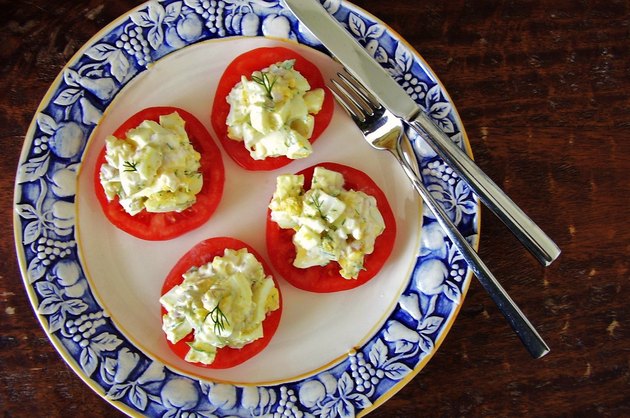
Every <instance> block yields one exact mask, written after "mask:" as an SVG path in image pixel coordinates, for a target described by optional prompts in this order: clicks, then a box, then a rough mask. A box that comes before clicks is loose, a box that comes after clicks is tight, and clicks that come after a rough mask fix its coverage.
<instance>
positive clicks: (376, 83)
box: [283, 0, 560, 266]
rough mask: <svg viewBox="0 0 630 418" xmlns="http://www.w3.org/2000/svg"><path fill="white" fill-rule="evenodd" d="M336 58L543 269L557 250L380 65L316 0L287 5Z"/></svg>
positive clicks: (295, 0)
mask: <svg viewBox="0 0 630 418" xmlns="http://www.w3.org/2000/svg"><path fill="white" fill-rule="evenodd" d="M283 1H284V3H285V5H286V7H287V8H288V9H289V10H290V11H291V12H292V13H293V14H294V15H295V16H296V17H297V18H298V20H299V21H300V22H302V24H304V26H306V28H308V29H309V30H310V31H311V32H312V33H313V35H315V37H317V38H318V39H319V41H320V42H321V43H322V44H323V45H324V46H325V47H326V48H327V49H328V50H329V51H330V52H331V53H332V55H333V56H334V57H335V58H336V59H337V60H338V61H339V62H340V63H341V64H342V65H343V66H344V67H345V68H346V69H347V70H348V71H349V72H350V74H352V75H353V76H354V77H356V78H357V79H358V80H359V81H361V83H362V84H363V85H364V86H365V87H366V88H367V89H368V90H369V91H370V92H371V93H372V94H373V95H374V96H375V97H376V98H377V99H378V100H379V101H380V103H381V104H383V106H384V107H386V108H387V109H389V110H390V111H391V112H392V113H393V114H395V115H396V116H397V117H399V118H401V119H403V120H404V121H405V122H406V123H407V124H408V125H409V126H410V127H411V128H413V129H414V130H415V131H416V132H417V133H418V134H419V135H420V136H422V137H423V138H424V139H425V140H426V141H427V143H428V144H429V145H430V146H431V148H433V150H434V151H435V152H436V153H437V154H438V155H439V156H440V157H441V158H442V159H443V160H444V161H445V162H446V163H447V164H448V165H449V166H450V167H451V168H452V169H453V171H455V172H456V173H457V174H458V175H459V177H460V178H462V179H463V180H464V181H465V182H466V183H467V184H468V186H469V187H470V188H471V189H472V190H473V191H474V192H475V193H476V194H477V196H479V198H480V199H481V201H482V202H483V203H485V204H486V206H487V207H488V209H490V210H491V211H492V212H493V213H494V214H495V215H496V216H497V217H498V218H499V219H501V221H503V223H504V224H505V225H506V226H507V227H508V229H509V230H510V231H511V232H512V233H513V234H514V235H515V236H516V237H517V238H518V239H519V241H521V243H522V244H523V245H524V246H525V247H526V248H527V249H528V250H529V251H530V252H531V253H532V255H534V257H536V259H537V260H538V261H539V262H540V263H541V264H543V265H544V266H548V265H550V264H551V263H552V262H553V261H554V260H555V259H556V258H558V256H559V255H560V249H559V248H558V246H557V245H556V244H555V243H554V242H553V241H552V240H551V238H549V237H548V236H547V234H545V232H543V230H542V229H540V227H538V225H536V224H535V223H534V222H533V221H532V220H531V219H530V218H529V217H528V216H527V215H526V214H525V212H523V211H522V210H521V209H520V208H519V207H518V206H517V205H516V204H515V203H514V202H513V201H512V200H511V199H510V198H509V197H508V196H507V195H506V194H505V193H504V192H503V191H502V190H501V189H500V188H499V186H497V185H496V183H494V182H493V181H492V180H491V179H490V178H489V177H488V176H487V175H486V174H485V173H484V172H483V171H482V170H481V169H480V168H479V167H478V166H477V165H476V164H475V163H474V162H473V161H472V159H470V158H469V157H468V155H466V153H465V152H464V151H463V150H462V149H461V148H459V147H458V146H457V145H456V144H455V143H454V142H453V141H451V139H450V138H449V137H448V136H447V135H446V134H445V133H444V132H443V131H442V130H441V129H440V128H439V127H438V126H437V125H436V124H435V123H434V122H433V121H432V120H431V118H430V117H429V116H428V115H427V114H426V113H425V112H424V111H423V110H422V108H421V107H420V106H419V105H418V104H417V103H416V102H414V101H413V99H412V98H411V97H409V96H408V95H407V93H405V91H404V90H403V88H402V87H401V86H400V85H399V84H398V83H397V82H396V80H394V79H393V78H392V77H391V76H390V75H389V74H388V73H387V72H386V71H385V70H384V69H383V67H381V65H380V64H379V63H377V62H376V61H375V60H374V59H373V58H372V57H371V56H370V55H369V54H368V53H367V51H366V50H365V49H364V48H363V47H362V46H361V45H360V44H359V43H358V42H357V41H356V40H355V39H354V38H353V37H352V36H351V35H350V34H349V33H348V32H347V31H346V30H345V29H344V28H343V27H342V26H341V24H340V23H339V22H338V21H337V20H335V18H333V17H332V16H331V15H330V14H328V12H327V11H326V10H325V9H324V7H323V6H322V5H321V4H320V3H319V2H318V1H316V0H283Z"/></svg>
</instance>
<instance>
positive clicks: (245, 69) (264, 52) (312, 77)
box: [211, 47, 334, 171]
mask: <svg viewBox="0 0 630 418" xmlns="http://www.w3.org/2000/svg"><path fill="white" fill-rule="evenodd" d="M289 59H295V69H296V70H297V71H299V72H300V74H302V75H303V76H304V77H305V78H306V79H307V80H308V82H309V84H310V85H311V88H312V89H316V88H323V89H324V90H325V91H326V94H325V97H324V104H323V106H322V109H321V110H320V111H319V113H317V114H316V115H315V127H314V130H313V135H312V136H311V138H310V142H311V143H313V142H315V140H317V138H318V137H319V136H320V135H321V134H322V132H324V130H325V129H326V127H328V124H329V123H330V120H331V119H332V114H333V109H334V102H333V97H332V94H331V93H330V91H329V90H328V88H327V87H326V83H325V82H324V78H323V76H322V74H321V72H320V71H319V69H318V68H317V67H316V66H315V64H313V63H311V62H310V61H308V60H307V59H306V58H304V57H302V56H301V55H299V54H298V53H297V52H295V51H293V50H291V49H288V48H283V47H271V48H269V47H267V48H257V49H253V50H251V51H248V52H246V53H244V54H242V55H239V56H238V57H236V59H234V61H232V62H231V63H230V65H228V67H227V68H226V69H225V72H224V73H223V76H222V77H221V79H220V80H219V85H218V87H217V91H216V95H215V97H214V104H213V106H212V115H211V120H212V127H213V128H214V131H215V132H216V134H217V136H218V137H219V140H220V141H221V144H222V145H223V148H224V149H225V151H226V152H227V153H228V155H229V156H230V157H232V159H233V160H234V161H235V162H236V163H237V164H238V165H240V166H241V167H243V168H245V169H247V170H252V171H267V170H274V169H276V168H279V167H283V166H285V165H287V164H289V163H290V162H291V161H293V160H291V159H289V158H287V157H269V158H266V159H264V160H254V159H253V158H252V157H251V156H250V155H249V151H248V150H247V149H246V148H245V146H244V145H243V143H242V142H240V141H234V140H232V139H230V138H228V136H227V125H226V124H225V121H226V119H227V116H228V114H229V113H230V105H229V104H228V103H227V102H226V100H225V99H226V97H227V96H228V94H229V93H230V91H231V90H232V88H233V87H234V86H235V85H236V84H237V83H238V82H240V81H241V76H246V77H248V78H249V77H251V75H252V73H253V72H254V71H260V70H262V69H263V68H266V67H269V66H270V65H271V64H275V63H277V62H280V61H284V60H289Z"/></svg>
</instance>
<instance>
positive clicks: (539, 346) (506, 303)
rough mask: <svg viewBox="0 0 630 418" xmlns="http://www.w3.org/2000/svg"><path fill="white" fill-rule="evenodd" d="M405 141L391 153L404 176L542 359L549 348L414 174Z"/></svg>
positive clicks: (492, 296) (528, 345) (512, 323)
mask: <svg viewBox="0 0 630 418" xmlns="http://www.w3.org/2000/svg"><path fill="white" fill-rule="evenodd" d="M402 141H405V143H406V144H408V143H409V141H408V139H407V138H405V137H404V136H403V137H402V138H401V139H400V140H399V141H398V143H397V146H396V151H395V152H394V151H393V150H392V154H394V156H395V157H396V158H397V159H398V161H399V162H400V164H401V166H402V167H403V169H404V171H405V174H406V175H407V177H409V180H411V183H412V184H413V187H414V189H416V191H417V192H418V193H419V194H420V196H421V197H422V200H423V201H424V202H425V204H426V205H427V206H428V207H429V209H430V210H431V212H433V214H434V215H435V218H436V219H437V221H438V222H439V224H440V226H442V228H443V229H444V231H445V232H446V234H447V236H448V237H449V238H450V239H451V241H452V242H453V244H454V245H455V246H456V247H457V249H458V250H459V251H460V253H461V254H462V256H463V257H464V259H465V260H466V262H467V263H468V265H469V266H470V268H471V269H472V271H473V272H474V273H475V275H476V276H477V279H478V280H479V282H480V283H481V285H482V286H483V287H484V288H485V289H486V291H487V292H488V293H489V294H490V297H491V298H492V300H493V301H494V302H495V303H496V305H497V306H498V307H499V310H500V311H501V312H502V313H503V315H504V316H505V317H506V319H507V321H508V323H509V324H510V326H511V327H512V329H513V330H514V332H516V335H518V337H519V338H520V339H521V341H522V342H523V345H525V348H527V351H529V353H530V354H531V355H532V357H534V358H536V359H537V358H540V357H543V356H544V355H545V354H547V353H548V352H549V346H547V344H546V343H545V341H544V340H543V339H542V337H541V336H540V335H539V334H538V332H537V331H536V329H535V328H534V326H533V325H532V324H531V323H530V322H529V320H528V319H527V318H526V317H525V314H523V312H521V310H520V309H519V307H518V306H517V305H516V303H515V302H514V301H513V300H512V298H510V296H509V295H508V293H507V292H506V291H505V289H503V287H502V286H501V284H500V283H499V281H498V280H497V279H496V278H495V277H494V275H493V274H492V272H491V271H490V269H488V267H487V266H486V264H485V263H484V262H483V260H482V259H481V257H479V255H478V254H477V252H476V251H475V250H474V249H473V248H472V247H471V246H470V244H469V243H468V241H466V239H465V238H464V237H463V236H462V234H461V233H460V232H459V230H458V229H457V227H456V226H455V225H454V224H453V222H452V221H451V219H450V218H449V216H448V214H447V213H446V212H445V211H444V209H443V208H442V206H441V205H440V204H439V203H438V202H437V201H436V200H435V199H434V198H433V196H432V195H431V193H429V191H428V190H427V189H426V187H425V186H424V183H423V182H422V180H421V179H420V178H419V177H418V175H417V174H416V171H415V170H414V169H413V167H412V166H411V165H410V163H409V161H408V159H407V156H406V155H405V153H404V151H403V150H402V144H401V142H402Z"/></svg>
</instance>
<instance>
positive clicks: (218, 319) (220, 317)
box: [208, 303, 230, 335]
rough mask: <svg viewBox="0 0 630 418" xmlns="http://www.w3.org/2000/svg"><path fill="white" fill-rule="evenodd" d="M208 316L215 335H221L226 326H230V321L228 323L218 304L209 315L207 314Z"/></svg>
mask: <svg viewBox="0 0 630 418" xmlns="http://www.w3.org/2000/svg"><path fill="white" fill-rule="evenodd" d="M208 315H209V316H210V319H211V320H212V322H213V323H214V333H215V334H216V335H219V334H221V333H222V332H223V330H225V326H226V325H230V321H228V319H227V317H226V316H225V314H224V313H223V311H222V310H221V308H220V307H219V304H218V303H217V306H215V307H214V309H213V310H211V311H210V313H208Z"/></svg>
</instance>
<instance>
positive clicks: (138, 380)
mask: <svg viewBox="0 0 630 418" xmlns="http://www.w3.org/2000/svg"><path fill="white" fill-rule="evenodd" d="M321 3H322V4H323V5H324V7H325V8H326V9H327V10H328V11H329V13H331V14H332V15H333V16H334V17H335V18H336V19H338V20H339V21H340V22H341V23H342V24H343V25H345V27H346V28H347V29H348V31H349V32H350V33H351V34H352V35H353V36H354V37H355V38H356V39H357V40H358V41H359V42H360V43H361V44H362V45H363V46H364V47H365V49H366V50H367V51H369V53H370V54H371V55H372V56H373V57H374V58H375V59H376V60H377V61H378V62H379V63H380V64H381V65H382V66H383V67H384V68H385V69H386V70H387V71H388V72H389V73H390V74H391V75H392V77H394V78H395V79H396V80H397V81H398V83H399V84H400V85H401V86H402V87H403V88H404V89H405V90H406V91H407V93H408V94H409V95H410V96H411V97H413V98H414V100H416V101H417V102H418V103H419V104H420V105H421V106H422V107H423V108H424V109H425V110H426V112H427V113H428V114H429V115H430V116H431V117H432V118H433V120H434V121H435V122H436V123H437V124H438V125H439V126H440V127H441V128H442V129H443V130H444V132H446V133H447V134H449V135H450V136H451V138H452V139H453V141H455V142H456V143H458V144H459V145H460V146H462V147H463V146H464V135H463V131H462V127H461V122H460V121H459V119H458V118H457V115H456V114H455V112H454V109H453V106H452V104H451V102H450V100H449V99H448V97H447V96H446V95H445V92H444V91H443V89H442V87H441V86H440V85H439V84H438V83H437V81H436V78H435V76H434V75H433V74H432V73H431V72H430V70H429V69H428V68H427V66H426V65H425V64H424V63H423V61H422V60H421V59H420V58H419V57H418V55H417V54H416V53H414V52H413V51H410V50H409V49H408V47H407V46H406V44H405V43H404V42H401V40H400V39H397V38H396V37H395V36H394V35H393V34H392V33H391V32H390V31H389V30H388V29H387V28H386V27H385V26H384V25H383V24H382V22H380V21H378V20H377V19H376V18H374V17H372V16H369V15H367V14H366V13H365V12H363V11H361V10H360V9H358V8H356V7H354V6H353V5H352V4H350V3H347V2H343V1H341V0H325V1H324V0H322V1H321ZM242 35H244V36H274V37H280V38H286V39H291V40H296V41H298V42H300V43H303V44H307V45H309V46H311V47H314V48H317V49H320V50H322V51H324V52H326V51H325V49H324V48H323V47H322V46H321V45H320V44H319V43H318V42H317V40H316V39H314V38H313V37H312V35H311V34H310V32H308V31H307V30H305V28H304V27H302V25H301V24H300V23H299V22H297V21H296V20H295V18H294V17H293V16H292V15H291V14H290V13H289V12H288V11H287V10H286V9H284V8H283V7H282V5H281V3H280V2H279V1H277V0H175V1H173V0H163V1H151V2H148V3H145V4H144V5H142V6H140V7H139V8H137V9H136V10H134V11H132V12H130V13H129V14H128V15H126V16H124V17H123V18H121V19H119V20H118V21H117V22H116V24H114V25H112V26H111V27H110V29H108V30H107V31H106V33H105V34H104V35H103V36H102V37H101V38H100V39H99V40H97V41H96V42H95V43H93V44H91V45H88V46H86V47H85V49H84V50H83V52H82V53H81V54H79V55H78V57H77V58H75V59H74V60H73V61H72V62H70V63H69V64H68V66H67V67H66V68H65V69H64V70H63V72H62V77H60V79H59V80H58V82H57V83H56V84H55V85H53V87H51V92H52V94H51V95H50V96H49V97H50V100H49V102H46V103H43V104H42V107H41V110H40V111H39V113H38V114H37V115H36V116H35V118H34V121H33V124H32V126H31V129H30V130H29V134H28V135H27V140H26V142H25V145H24V152H23V155H22V159H21V161H20V163H19V169H18V175H17V181H16V202H15V209H16V210H15V213H16V215H15V225H16V240H17V246H18V253H19V258H20V263H21V267H22V271H23V276H24V281H25V285H26V287H27V290H28V291H29V295H30V297H31V300H32V303H33V304H34V306H35V307H36V309H37V313H38V314H39V315H40V317H41V319H42V322H43V323H44V324H45V325H46V327H47V332H48V334H49V335H50V338H51V340H52V341H53V342H54V343H55V344H56V345H57V346H58V347H60V348H61V349H62V350H65V351H66V352H67V353H68V355H69V358H71V359H72V361H73V362H74V363H75V365H76V368H77V369H78V372H80V374H82V375H83V377H84V378H85V379H87V380H90V381H91V384H92V386H93V387H95V388H96V389H97V391H98V392H99V393H101V394H102V395H103V396H104V397H105V398H106V399H108V400H109V401H110V402H112V403H116V405H117V406H118V407H120V408H121V409H123V410H125V411H127V412H129V413H133V414H141V415H146V416H151V417H164V418H171V417H230V416H234V417H236V416H255V417H276V416H295V417H344V418H345V417H352V416H355V415H356V414H360V413H362V412H363V411H366V410H369V409H370V408H371V407H372V405H373V404H374V403H375V402H376V401H378V400H379V398H381V397H382V396H384V395H385V394H387V393H388V392H390V391H392V390H397V389H398V388H399V387H400V386H401V381H403V380H405V379H406V378H408V377H409V376H410V375H413V374H415V373H417V372H418V371H419V370H420V369H421V368H422V366H423V364H424V359H425V358H428V357H430V356H431V355H432V354H433V352H434V351H435V349H436V345H437V344H439V342H440V341H441V339H442V338H443V337H444V334H445V333H446V331H447V330H448V326H447V325H448V324H449V323H451V322H452V321H453V320H454V315H455V312H456V306H457V305H458V304H460V303H461V302H462V298H463V294H464V293H465V291H466V289H467V286H468V283H469V281H470V277H471V275H470V272H469V271H468V269H467V266H466V264H465V262H464V261H463V259H462V257H461V256H460V255H459V253H458V252H457V251H456V250H455V248H454V247H453V246H452V245H451V243H450V242H449V240H448V238H446V237H445V235H444V233H443V232H442V230H441V228H440V227H439V226H438V224H437V223H436V221H435V220H434V219H433V217H432V216H431V214H430V213H425V214H424V219H423V227H422V231H421V248H420V252H419V254H418V256H417V260H416V265H415V268H414V271H413V274H412V277H411V279H410V281H409V285H408V287H407V288H406V289H405V290H404V292H403V295H402V297H401V298H400V300H399V302H398V304H397V306H396V309H395V310H394V312H393V313H392V314H391V315H390V317H389V318H388V320H387V321H386V322H385V324H384V325H383V327H382V328H381V329H380V330H378V331H377V332H376V333H375V334H374V335H373V336H372V338H371V339H370V340H369V341H368V342H367V343H365V344H364V345H363V346H362V347H358V348H357V349H356V350H355V351H353V352H352V353H350V355H349V356H348V357H347V358H346V359H344V360H343V361H341V362H340V363H338V364H336V365H334V366H332V367H330V368H329V369H327V370H324V371H322V372H320V373H318V374H316V375H314V376H309V377H305V378H303V379H301V380H298V381H294V382H287V383H281V384H277V385H271V386H254V387H253V386H238V385H231V384H224V383H215V382H210V381H205V380H198V379H193V378H190V377H186V376H182V375H180V374H178V373H176V372H174V371H172V370H169V369H167V368H166V367H165V366H164V365H163V364H161V363H159V362H157V361H154V360H152V359H150V358H148V357H147V356H146V355H145V354H143V353H142V352H141V351H140V350H139V349H138V348H136V347H135V346H133V345H132V344H131V343H130V342H128V341H127V340H126V339H125V337H124V336H122V334H121V333H120V332H119V331H118V330H117V329H116V327H115V325H114V324H113V323H112V321H111V320H110V318H109V316H108V313H107V312H105V311H104V310H103V309H102V307H101V306H100V305H99V304H98V303H97V301H96V300H95V298H94V296H93V294H92V293H91V290H90V288H89V285H88V282H87V280H86V277H85V273H84V272H83V268H82V266H81V264H80V261H79V257H78V254H77V251H78V250H77V243H76V241H75V238H74V237H75V219H74V217H75V208H74V204H75V193H76V176H77V167H78V165H79V164H80V162H81V158H82V154H83V150H84V148H85V145H86V142H87V138H88V137H89V135H90V134H91V132H92V130H93V129H94V127H95V125H96V124H97V123H98V121H99V120H100V118H101V116H102V114H103V111H104V110H105V109H106V108H107V106H108V105H109V103H110V102H111V101H112V99H113V98H114V96H116V94H117V93H118V92H119V91H120V90H121V89H122V88H123V87H124V86H125V85H126V83H128V82H129V81H130V80H131V79H133V78H134V77H135V76H136V75H137V74H139V73H141V72H142V71H144V70H146V68H147V66H148V65H150V64H151V63H153V62H156V61H158V60H159V59H160V58H162V57H164V56H165V55H167V54H169V53H170V52H173V51H175V50H178V49H180V48H183V47H185V46H187V45H190V44H193V43H195V42H199V41H203V40H208V39H214V38H223V37H230V36H242ZM409 135H410V138H411V139H412V142H413V144H414V148H415V152H416V156H417V159H418V164H419V166H420V168H421V173H422V176H423V179H424V181H425V182H426V184H427V187H428V188H429V190H430V192H431V193H432V194H433V195H434V196H435V197H436V198H437V199H438V201H439V202H440V203H441V204H442V205H443V206H444V208H445V209H446V211H447V213H448V214H449V216H451V219H452V220H453V221H454V222H455V223H456V224H457V225H458V226H459V227H460V229H461V231H462V233H463V234H464V235H465V236H466V237H467V239H469V240H470V241H471V242H472V243H473V244H474V243H476V240H477V238H478V237H477V224H478V223H477V220H478V203H477V200H476V198H475V197H474V195H473V194H472V192H471V191H470V190H469V189H468V187H467V186H466V185H465V184H464V183H463V182H462V181H460V179H459V178H458V177H457V175H456V174H454V173H453V172H452V170H451V169H450V168H449V167H448V166H446V165H445V164H444V163H443V162H442V161H441V160H440V159H439V158H438V157H437V156H436V155H435V153H433V151H432V150H431V149H430V148H429V147H428V146H427V145H426V144H425V143H424V142H423V141H422V139H421V138H419V137H417V136H414V135H413V133H411V132H410V133H409Z"/></svg>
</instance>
